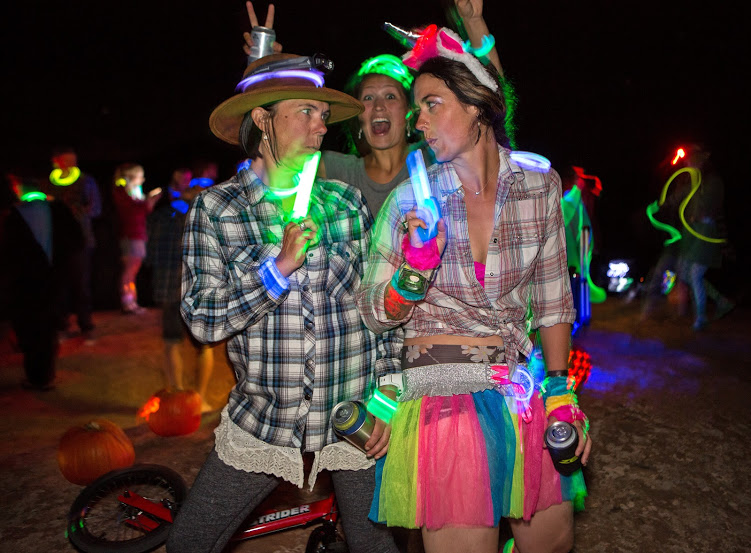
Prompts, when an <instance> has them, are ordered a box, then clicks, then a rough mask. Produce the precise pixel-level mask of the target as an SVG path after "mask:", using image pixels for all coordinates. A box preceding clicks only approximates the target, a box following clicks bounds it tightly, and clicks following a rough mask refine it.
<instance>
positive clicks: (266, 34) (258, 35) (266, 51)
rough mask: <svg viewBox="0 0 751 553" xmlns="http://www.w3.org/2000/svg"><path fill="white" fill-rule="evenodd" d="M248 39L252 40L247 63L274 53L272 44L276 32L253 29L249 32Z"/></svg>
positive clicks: (263, 28) (265, 29) (265, 28)
mask: <svg viewBox="0 0 751 553" xmlns="http://www.w3.org/2000/svg"><path fill="white" fill-rule="evenodd" d="M250 38H251V39H253V46H252V47H251V48H250V55H249V56H248V63H250V62H252V61H256V60H257V59H260V58H264V57H266V56H270V55H271V54H273V53H274V48H273V44H274V41H275V40H276V32H275V31H274V29H269V28H268V27H261V26H260V25H259V26H257V27H253V28H252V29H251V30H250Z"/></svg>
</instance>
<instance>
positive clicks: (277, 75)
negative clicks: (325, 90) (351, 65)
mask: <svg viewBox="0 0 751 553" xmlns="http://www.w3.org/2000/svg"><path fill="white" fill-rule="evenodd" d="M268 79H305V80H306V81H310V82H311V83H313V84H314V85H315V86H316V87H317V88H321V87H322V86H323V85H324V80H323V73H321V72H320V71H315V70H304V69H282V70H280V71H270V72H268V73H260V74H258V75H251V76H249V77H246V78H245V79H243V80H242V81H240V82H239V83H237V88H236V90H240V89H242V91H243V92H245V91H246V90H247V89H248V87H250V86H253V85H254V84H257V83H260V82H262V81H266V80H268Z"/></svg>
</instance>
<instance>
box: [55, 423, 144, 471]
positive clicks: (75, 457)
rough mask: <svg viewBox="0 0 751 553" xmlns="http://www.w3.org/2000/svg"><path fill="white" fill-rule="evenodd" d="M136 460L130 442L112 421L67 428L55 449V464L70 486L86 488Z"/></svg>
mask: <svg viewBox="0 0 751 553" xmlns="http://www.w3.org/2000/svg"><path fill="white" fill-rule="evenodd" d="M135 460H136V452H135V450H134V449H133V442H131V441H130V438H128V436H126V435H125V432H123V431H122V429H121V428H120V427H119V426H118V425H116V424H115V423H114V422H111V421H108V420H106V419H95V420H93V421H90V422H87V423H86V424H82V425H79V426H74V427H72V428H69V429H68V430H67V431H66V432H65V434H63V437H62V438H61V439H60V445H59V447H58V448H57V464H58V466H59V467H60V472H62V473H63V476H65V478H66V479H67V480H68V481H69V482H72V483H73V484H80V485H82V486H86V485H88V484H91V483H92V482H93V481H94V480H96V479H97V478H99V477H100V476H101V475H103V474H106V473H108V472H109V471H111V470H115V469H121V468H127V467H129V466H131V465H132V464H133V462H134V461H135Z"/></svg>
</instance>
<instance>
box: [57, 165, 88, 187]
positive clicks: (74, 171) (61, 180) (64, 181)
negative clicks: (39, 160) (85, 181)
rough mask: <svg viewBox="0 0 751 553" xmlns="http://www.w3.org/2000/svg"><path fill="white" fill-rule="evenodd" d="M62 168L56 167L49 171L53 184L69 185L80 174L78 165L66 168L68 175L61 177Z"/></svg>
mask: <svg viewBox="0 0 751 553" xmlns="http://www.w3.org/2000/svg"><path fill="white" fill-rule="evenodd" d="M62 174H63V170H62V169H60V168H59V167H56V168H54V169H53V170H52V172H51V173H50V182H51V183H52V184H54V185H55V186H70V185H71V184H73V183H74V182H76V181H77V180H78V177H80V176H81V170H80V169H79V168H78V167H71V168H69V169H68V176H67V177H62Z"/></svg>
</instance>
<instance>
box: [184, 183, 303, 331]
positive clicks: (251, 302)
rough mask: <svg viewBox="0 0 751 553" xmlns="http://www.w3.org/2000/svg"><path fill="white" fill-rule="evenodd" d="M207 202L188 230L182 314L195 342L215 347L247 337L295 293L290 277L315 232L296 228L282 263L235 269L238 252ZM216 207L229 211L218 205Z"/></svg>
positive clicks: (202, 199)
mask: <svg viewBox="0 0 751 553" xmlns="http://www.w3.org/2000/svg"><path fill="white" fill-rule="evenodd" d="M212 193H213V194H216V193H221V192H220V191H218V190H216V191H214V190H212ZM206 202H207V195H206V194H201V195H200V196H198V198H196V200H195V202H194V203H193V206H192V207H191V209H190V211H189V212H188V219H187V221H186V224H185V231H184V236H183V279H182V303H181V306H180V310H181V312H182V316H183V318H184V319H185V322H186V323H187V325H188V327H189V328H190V331H191V333H192V334H193V336H195V338H196V339H197V340H198V341H200V342H202V343H211V342H218V341H221V340H224V339H226V338H229V337H231V336H234V335H235V334H237V333H239V332H242V331H243V330H244V329H245V328H247V327H248V326H250V325H253V324H255V323H256V322H257V321H258V320H259V319H261V318H262V317H263V316H265V315H266V314H267V313H270V312H272V311H274V310H275V309H276V308H277V307H278V306H279V305H280V304H282V302H284V300H285V299H286V297H287V295H288V293H289V283H288V281H287V277H288V276H289V275H290V274H291V273H292V272H293V271H294V270H296V268H297V267H299V266H300V265H301V264H302V261H303V260H304V253H303V254H302V255H300V250H303V249H304V244H305V243H307V241H308V240H309V236H310V235H311V234H313V232H312V231H311V230H308V229H306V230H302V229H300V228H299V225H298V224H294V223H290V224H289V225H288V226H287V228H286V229H285V234H284V238H283V240H282V248H281V252H280V253H279V255H278V257H277V258H276V259H274V258H271V257H269V258H265V259H253V258H252V257H251V256H250V255H247V256H245V258H244V261H243V262H239V261H236V262H234V263H232V264H230V263H228V261H227V258H228V254H227V252H228V251H232V249H233V247H232V246H230V245H228V244H227V243H226V240H225V238H224V237H223V233H221V232H218V229H217V227H216V226H215V225H217V224H218V220H219V218H220V217H218V216H216V214H215V213H214V214H211V215H210V213H211V209H210V208H209V207H207V205H206ZM210 203H211V205H212V206H217V205H225V204H224V203H223V202H222V201H221V200H220V201H217V200H216V199H214V201H212V202H210ZM311 223H312V222H311ZM306 234H307V235H308V236H307V237H306V236H305V235H306ZM254 246H256V244H248V245H246V246H245V248H248V249H251V248H253V247H254ZM238 259H239V257H238Z"/></svg>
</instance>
